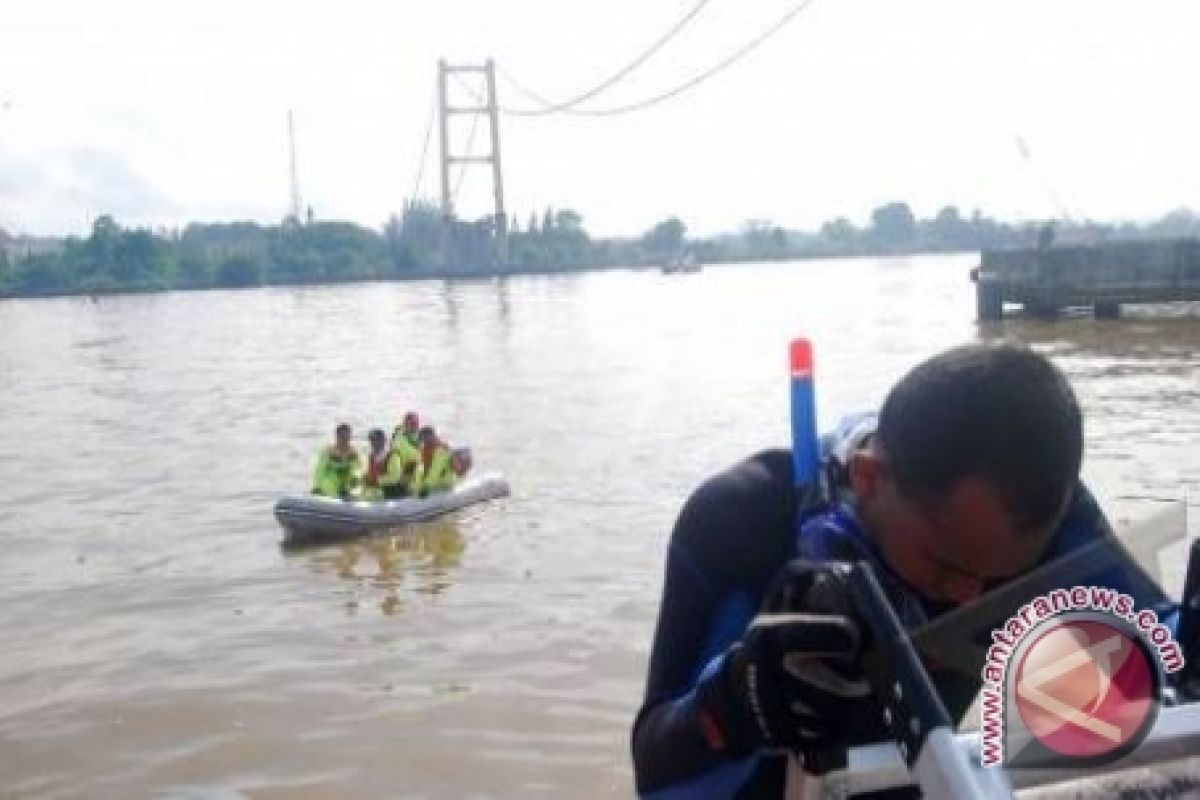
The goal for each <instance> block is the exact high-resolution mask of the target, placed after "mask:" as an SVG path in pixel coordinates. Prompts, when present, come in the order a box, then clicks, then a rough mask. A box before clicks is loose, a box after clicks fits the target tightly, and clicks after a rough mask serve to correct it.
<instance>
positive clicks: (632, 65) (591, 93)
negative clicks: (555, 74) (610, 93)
mask: <svg viewBox="0 0 1200 800" xmlns="http://www.w3.org/2000/svg"><path fill="white" fill-rule="evenodd" d="M710 2H712V0H699V2H698V3H696V4H695V5H694V6H692V9H691V10H690V11H688V13H687V14H685V15H684V16H683V17H682V18H680V19H679V21H678V22H676V23H675V24H674V25H672V26H671V28H670V29H669V30H667V32H666V33H664V34H663V35H662V36H660V37H658V39H656V40H655V41H654V43H653V44H651V45H650V46H649V47H648V48H646V49H645V50H644V51H643V52H642V53H641V54H640V55H639V56H638V57H637V58H635V59H634V60H633V61H631V62H629V63H628V64H626V65H625V66H624V67H622V68H621V69H619V70H617V71H616V72H614V73H613V74H612V75H610V76H609V77H608V78H605V79H604V80H602V81H601V82H600V83H598V84H596V85H595V86H593V87H592V88H590V89H588V90H586V91H584V92H581V93H579V94H577V95H575V96H574V97H572V98H570V99H569V100H564V101H562V102H560V103H555V102H553V101H551V100H547V99H546V98H545V97H543V96H542V95H540V94H538V93H537V92H534V91H532V90H530V89H528V88H526V87H525V86H524V85H523V84H522V83H521V82H520V81H518V80H517V79H516V78H514V77H513V76H512V75H511V74H509V73H508V72H507V71H506V70H504V69H503V68H501V70H500V74H501V75H503V76H504V78H505V80H507V81H508V82H509V83H511V84H512V85H513V87H514V88H515V89H516V90H517V91H519V92H520V93H521V94H523V95H525V96H526V97H528V98H529V99H531V100H533V101H534V102H535V103H537V104H538V105H540V106H542V107H541V108H534V109H516V108H512V109H508V108H506V109H503V110H504V111H505V113H508V114H515V115H518V116H528V117H533V116H541V115H543V114H554V113H557V112H560V111H569V110H570V109H572V108H574V107H575V106H577V105H579V104H580V103H585V102H587V101H588V100H591V99H592V98H593V97H595V96H596V95H598V94H600V93H601V92H603V91H605V90H607V89H609V88H611V87H612V86H615V85H616V84H617V83H619V82H620V81H622V80H624V79H625V78H626V77H628V76H629V74H630V73H632V72H633V71H634V70H636V69H637V68H638V67H640V66H641V65H642V64H645V63H646V62H647V61H649V60H650V58H651V57H652V56H653V55H654V54H655V53H657V52H658V51H659V50H661V49H662V48H663V47H664V46H666V44H667V42H669V41H671V40H672V39H674V38H675V37H676V36H677V35H678V34H679V32H680V31H682V30H683V29H684V28H685V27H686V26H687V24H688V23H689V22H691V21H692V20H693V19H695V18H696V16H697V15H698V14H699V13H700V12H701V11H703V10H704V7H705V6H707V5H708V4H709V3H710Z"/></svg>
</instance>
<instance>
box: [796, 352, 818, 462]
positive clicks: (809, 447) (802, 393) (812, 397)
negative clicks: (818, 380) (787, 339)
mask: <svg viewBox="0 0 1200 800" xmlns="http://www.w3.org/2000/svg"><path fill="white" fill-rule="evenodd" d="M790 365H791V376H792V377H791V384H792V476H793V483H794V484H795V485H796V486H813V485H816V484H817V483H818V482H819V477H820V474H821V442H820V439H819V438H818V437H817V403H816V394H815V391H814V389H813V356H812V343H811V342H809V340H808V339H794V340H793V341H792V345H791V348H790Z"/></svg>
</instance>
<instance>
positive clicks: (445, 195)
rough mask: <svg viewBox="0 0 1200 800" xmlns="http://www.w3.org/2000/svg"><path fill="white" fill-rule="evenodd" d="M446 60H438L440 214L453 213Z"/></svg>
mask: <svg viewBox="0 0 1200 800" xmlns="http://www.w3.org/2000/svg"><path fill="white" fill-rule="evenodd" d="M446 73H447V69H446V60H445V59H442V60H441V61H439V62H438V131H439V134H440V137H441V143H442V159H441V161H442V216H443V217H449V216H450V215H451V214H453V213H454V209H453V208H451V207H450V120H449V114H447V113H446V100H447V98H446Z"/></svg>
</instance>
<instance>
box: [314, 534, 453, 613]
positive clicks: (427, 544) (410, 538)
mask: <svg viewBox="0 0 1200 800" xmlns="http://www.w3.org/2000/svg"><path fill="white" fill-rule="evenodd" d="M465 550H466V541H465V540H464V539H463V535H462V532H461V531H460V530H459V527H458V522H457V520H456V519H455V518H454V517H453V516H451V517H443V518H441V519H438V520H434V521H432V522H425V523H419V524H413V525H405V526H403V527H401V528H395V529H393V530H391V531H388V532H386V533H382V534H379V535H376V536H371V537H367V538H364V539H360V540H356V541H352V542H347V543H345V544H342V545H340V546H337V547H327V548H321V549H318V550H315V551H311V552H306V553H304V554H302V555H293V556H290V557H293V558H295V557H302V558H305V559H307V560H308V563H309V565H310V567H311V568H312V571H313V572H315V573H318V574H332V575H335V576H337V577H338V578H340V579H341V580H343V581H346V582H347V583H348V584H350V585H351V586H352V587H353V597H352V598H350V599H347V600H345V602H344V603H343V607H344V608H345V610H346V612H347V613H350V614H354V613H357V612H358V610H359V609H360V608H362V606H363V605H364V604H366V605H376V604H377V605H378V607H379V609H380V611H382V612H383V613H384V614H387V615H392V614H397V613H400V612H402V611H404V610H406V609H407V608H408V607H409V605H411V603H412V598H411V597H410V596H409V595H410V594H411V595H423V596H425V597H427V598H432V597H436V596H438V595H440V594H442V593H443V592H445V591H446V590H448V589H449V588H450V587H451V585H452V577H453V573H454V570H455V569H457V568H458V566H459V564H460V562H461V560H462V554H463V552H464V551H465Z"/></svg>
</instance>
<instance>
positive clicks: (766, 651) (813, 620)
mask: <svg viewBox="0 0 1200 800" xmlns="http://www.w3.org/2000/svg"><path fill="white" fill-rule="evenodd" d="M844 574H845V573H844V570H839V568H838V567H837V566H834V565H828V564H816V563H813V562H806V561H799V560H797V561H793V562H791V563H790V564H788V565H787V566H786V567H785V568H784V569H783V570H782V571H781V572H780V576H779V578H778V579H777V580H776V582H775V585H774V587H773V588H772V589H771V591H769V592H768V593H767V595H766V598H765V600H764V602H763V608H762V610H763V612H764V614H760V615H759V616H758V617H757V618H755V621H754V622H753V623H752V624H751V626H750V628H749V629H748V630H747V631H746V634H745V636H744V637H743V638H742V641H741V642H739V643H738V644H735V645H734V646H733V647H731V648H730V650H729V651H727V653H726V655H725V659H724V662H723V664H722V666H721V669H720V671H719V673H718V674H716V675H713V676H712V679H711V680H709V681H706V682H705V683H704V684H702V687H701V690H700V693H699V694H700V696H699V700H700V708H701V714H704V715H707V716H708V720H705V721H703V723H704V730H705V731H706V735H707V732H710V731H715V733H714V734H713V735H712V736H709V737H708V738H709V744H710V745H719V746H720V749H724V750H727V751H728V752H729V753H730V754H731V755H739V754H743V753H748V752H751V751H753V750H757V749H762V748H766V749H789V750H792V751H795V752H814V751H820V750H824V749H826V748H829V747H830V746H831V745H836V744H838V743H840V742H842V741H844V740H845V739H846V738H847V737H848V736H849V735H850V734H851V731H849V730H847V728H848V727H849V725H851V724H852V723H850V722H849V721H850V720H853V719H856V718H860V715H859V714H856V713H848V712H849V711H850V710H851V707H852V706H861V705H866V704H869V703H870V698H871V687H870V685H869V684H868V683H867V681H866V680H865V678H864V677H863V676H862V674H861V672H860V671H859V670H858V669H857V668H856V667H855V665H854V661H855V658H856V656H857V655H858V652H859V648H860V636H859V629H858V626H857V625H856V624H855V623H854V622H853V620H852V618H851V615H850V614H849V611H848V609H849V603H850V601H849V595H848V594H847V593H846V591H845V577H844Z"/></svg>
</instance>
